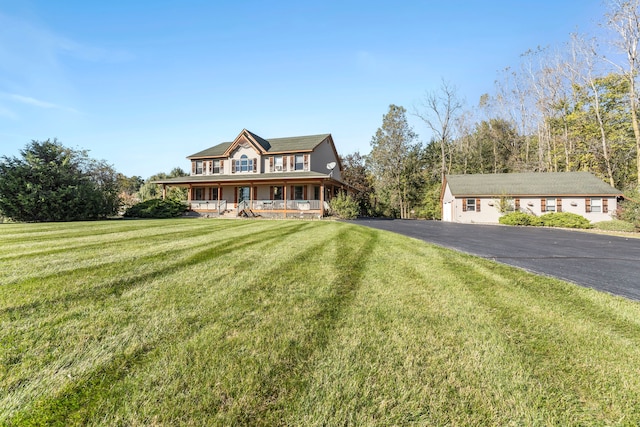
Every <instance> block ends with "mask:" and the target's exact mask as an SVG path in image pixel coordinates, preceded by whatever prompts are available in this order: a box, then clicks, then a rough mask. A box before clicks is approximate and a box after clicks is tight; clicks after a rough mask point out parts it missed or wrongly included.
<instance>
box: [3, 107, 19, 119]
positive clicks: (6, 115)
mask: <svg viewBox="0 0 640 427" xmlns="http://www.w3.org/2000/svg"><path fill="white" fill-rule="evenodd" d="M0 117H4V118H7V119H11V120H18V115H17V114H16V113H14V112H13V111H11V110H9V109H8V108H5V107H3V106H2V105H0Z"/></svg>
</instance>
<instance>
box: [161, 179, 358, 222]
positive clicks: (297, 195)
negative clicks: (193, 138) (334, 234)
mask: <svg viewBox="0 0 640 427" xmlns="http://www.w3.org/2000/svg"><path fill="white" fill-rule="evenodd" d="M189 178H192V179H189ZM183 179H184V181H187V182H180V181H178V180H176V179H174V180H173V181H172V182H168V181H164V182H158V183H159V184H161V185H162V186H163V195H165V194H166V187H167V186H180V187H186V188H187V205H188V207H189V210H190V211H192V212H193V213H197V214H199V215H200V216H207V217H217V216H225V217H238V216H250V217H253V216H256V217H257V216H260V217H266V218H270V217H271V218H288V217H291V218H300V217H305V218H317V217H323V216H324V215H325V213H326V212H327V210H328V209H329V203H328V202H329V201H330V200H331V199H332V198H333V197H334V196H335V195H336V194H338V192H340V191H348V190H349V189H348V188H347V187H345V186H344V185H343V184H342V183H339V182H337V181H335V180H332V179H331V178H325V177H323V178H322V179H310V178H309V177H307V178H306V179H300V180H278V181H276V180H268V181H264V180H258V179H252V180H234V181H233V182H229V181H226V180H224V181H223V180H220V181H217V182H216V181H215V180H214V179H212V177H209V179H208V180H204V179H202V178H199V179H198V180H194V179H193V177H184V178H183Z"/></svg>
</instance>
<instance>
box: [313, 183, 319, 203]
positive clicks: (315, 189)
mask: <svg viewBox="0 0 640 427" xmlns="http://www.w3.org/2000/svg"><path fill="white" fill-rule="evenodd" d="M313 200H320V186H319V185H315V186H314V187H313Z"/></svg>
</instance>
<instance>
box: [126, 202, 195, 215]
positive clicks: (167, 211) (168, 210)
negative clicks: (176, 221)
mask: <svg viewBox="0 0 640 427" xmlns="http://www.w3.org/2000/svg"><path fill="white" fill-rule="evenodd" d="M186 210H187V206H186V205H185V204H184V203H182V202H180V201H178V200H162V199H151V200H147V201H145V202H142V203H138V204H136V205H133V206H131V207H130V208H129V209H127V210H126V212H125V213H124V216H125V217H129V218H174V217H177V216H180V215H182V213H183V212H184V211H186Z"/></svg>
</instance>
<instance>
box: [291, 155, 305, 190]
mask: <svg viewBox="0 0 640 427" xmlns="http://www.w3.org/2000/svg"><path fill="white" fill-rule="evenodd" d="M296 157H297V156H296ZM293 199H294V200H303V199H304V187H303V186H302V185H296V186H294V187H293Z"/></svg>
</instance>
